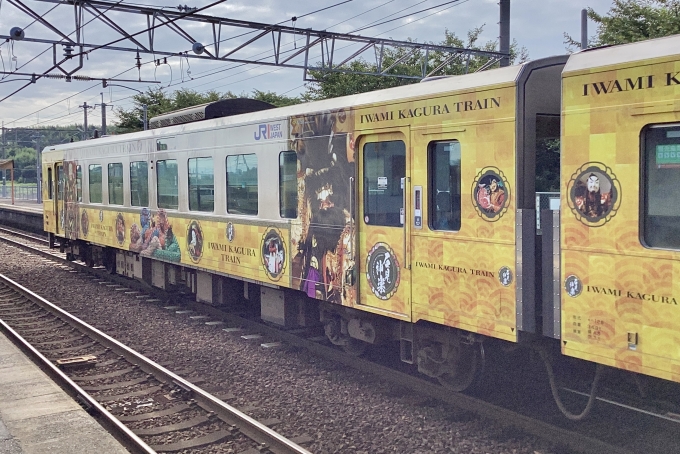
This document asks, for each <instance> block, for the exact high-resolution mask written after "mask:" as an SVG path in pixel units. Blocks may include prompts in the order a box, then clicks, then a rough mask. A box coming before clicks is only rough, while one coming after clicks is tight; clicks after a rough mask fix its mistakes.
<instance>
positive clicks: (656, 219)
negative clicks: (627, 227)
mask: <svg viewBox="0 0 680 454" xmlns="http://www.w3.org/2000/svg"><path fill="white" fill-rule="evenodd" d="M642 137H643V139H642V140H643V147H642V149H643V151H642V154H643V158H642V159H643V162H644V164H643V165H644V168H643V180H642V181H643V184H642V192H643V199H644V203H643V213H642V241H643V242H644V244H645V245H646V246H649V247H656V248H664V249H680V203H678V200H680V125H678V124H675V125H663V126H651V127H648V128H646V129H645V130H644V131H643V135H642Z"/></svg>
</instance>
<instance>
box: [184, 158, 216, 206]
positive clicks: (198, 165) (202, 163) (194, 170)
mask: <svg viewBox="0 0 680 454" xmlns="http://www.w3.org/2000/svg"><path fill="white" fill-rule="evenodd" d="M214 209H215V173H214V171H213V158H191V159H189V210H191V211H213V210H214Z"/></svg>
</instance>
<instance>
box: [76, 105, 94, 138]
mask: <svg viewBox="0 0 680 454" xmlns="http://www.w3.org/2000/svg"><path fill="white" fill-rule="evenodd" d="M78 107H80V108H81V109H83V116H84V122H83V140H87V139H88V138H89V137H88V133H87V109H94V106H88V105H87V101H85V102H84V103H83V105H82V106H78Z"/></svg>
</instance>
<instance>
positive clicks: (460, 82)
mask: <svg viewBox="0 0 680 454" xmlns="http://www.w3.org/2000/svg"><path fill="white" fill-rule="evenodd" d="M554 58H555V57H549V58H547V59H539V60H533V61H530V62H526V63H522V64H519V65H513V66H507V67H504V68H496V69H490V70H486V71H481V72H477V73H470V74H463V75H457V76H450V77H445V78H441V79H437V80H429V81H426V82H423V83H419V84H411V85H405V86H401V87H394V88H387V89H384V90H377V91H372V92H367V93H360V94H356V95H349V96H342V97H339V98H332V99H326V100H321V101H312V102H308V103H303V104H297V105H293V106H287V107H279V108H275V109H269V110H263V111H258V112H250V113H245V114H240V115H234V116H230V117H223V118H215V119H211V120H203V121H197V122H193V123H186V124H181V125H175V126H168V127H164V128H158V129H153V130H148V131H139V132H134V133H128V134H120V135H115V136H108V137H102V138H99V139H96V141H95V142H92V141H90V140H88V141H80V142H73V143H68V144H61V145H53V146H49V147H46V148H45V152H49V151H52V150H54V151H62V150H69V149H74V148H81V147H93V146H99V145H110V144H115V143H121V142H130V141H135V140H145V139H152V138H158V137H166V136H168V135H178V134H186V133H191V132H198V131H202V130H210V129H218V128H223V127H227V126H231V125H236V124H247V123H257V122H271V121H274V120H275V119H281V118H286V117H290V116H296V115H304V114H312V113H315V112H323V111H329V110H337V109H342V108H357V107H362V106H371V105H385V104H392V103H398V102H404V101H407V100H410V99H417V98H424V97H434V96H437V95H440V94H444V93H450V92H456V91H461V92H464V91H469V90H472V89H484V88H485V87H494V86H499V85H506V84H514V83H516V82H517V81H518V80H519V78H520V76H521V74H522V71H523V69H524V68H525V67H526V66H535V65H540V64H541V62H542V61H544V60H552V59H554Z"/></svg>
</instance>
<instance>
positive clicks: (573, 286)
mask: <svg viewBox="0 0 680 454" xmlns="http://www.w3.org/2000/svg"><path fill="white" fill-rule="evenodd" d="M564 290H566V291H567V294H568V295H569V296H571V297H572V298H576V297H577V296H579V295H580V294H581V292H582V291H583V282H581V279H579V278H578V277H577V276H574V275H573V274H572V275H571V276H568V277H567V278H566V279H565V280H564Z"/></svg>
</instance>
